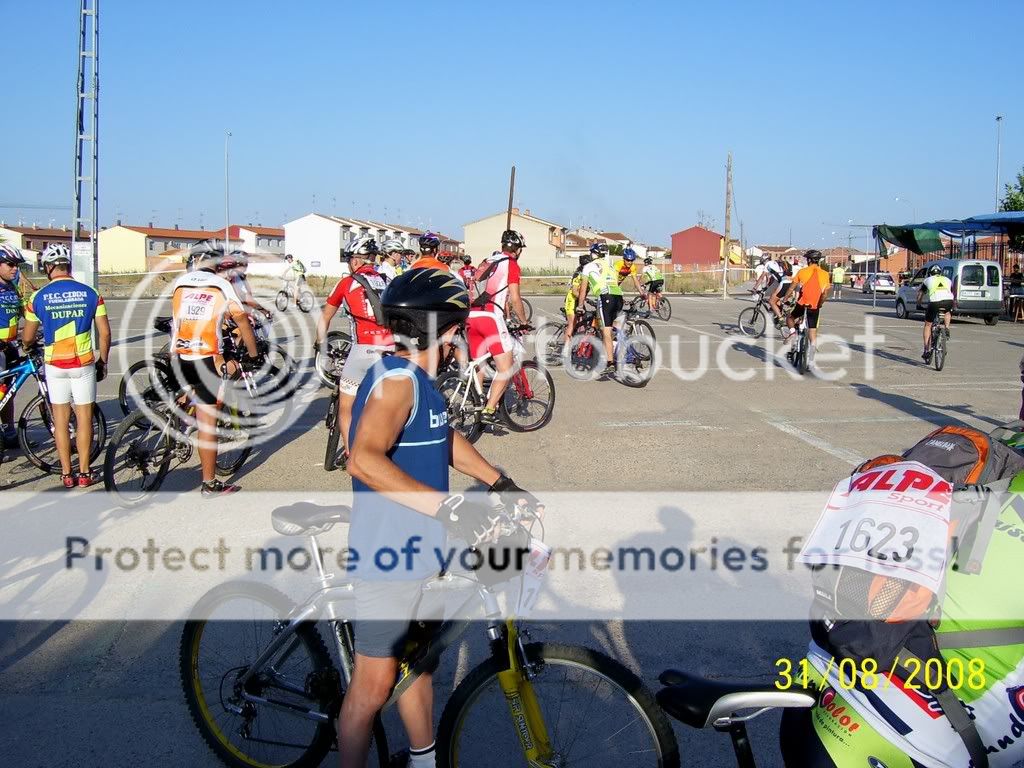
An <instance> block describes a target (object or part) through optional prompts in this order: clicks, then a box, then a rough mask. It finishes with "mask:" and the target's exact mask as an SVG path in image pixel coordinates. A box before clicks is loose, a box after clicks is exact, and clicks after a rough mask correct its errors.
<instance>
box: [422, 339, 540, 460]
mask: <svg viewBox="0 0 1024 768" xmlns="http://www.w3.org/2000/svg"><path fill="white" fill-rule="evenodd" d="M509 333H511V334H512V336H513V338H514V339H515V340H516V343H517V344H518V343H519V339H520V338H522V337H523V336H524V335H525V334H526V331H525V330H520V329H510V330H509ZM521 349H522V347H521V346H520V351H519V353H518V354H522V352H521ZM451 359H454V358H451ZM496 375H497V370H496V369H495V368H494V363H493V360H492V356H491V353H490V352H487V353H485V354H484V355H482V356H481V357H478V358H476V359H475V360H470V361H469V362H468V363H467V364H466V367H465V368H463V369H461V370H460V369H459V367H458V366H457V365H456V366H454V367H452V366H451V365H450V364H448V365H444V366H442V372H441V373H440V374H439V375H438V377H437V379H436V380H435V382H434V386H435V387H436V388H437V391H438V392H440V393H441V394H442V395H443V396H444V399H445V402H446V403H447V404H448V423H449V424H450V425H451V426H452V428H453V429H456V430H458V431H459V432H460V433H462V435H463V436H464V437H465V438H466V439H467V440H469V441H470V442H471V443H472V442H476V441H477V440H478V439H479V438H480V435H481V434H483V431H484V426H485V425H484V423H483V421H482V420H481V417H482V414H483V410H484V405H485V404H486V403H487V392H488V391H489V389H490V387H489V386H488V385H489V384H490V383H491V382H492V381H493V378H494V376H496ZM554 411H555V381H554V379H552V378H551V374H550V373H548V371H547V369H545V368H542V367H540V366H539V365H538V364H537V361H535V360H520V361H516V362H515V363H514V364H513V373H512V375H511V377H510V378H509V381H508V385H507V386H506V387H505V392H504V393H503V394H502V396H501V400H500V401H499V402H498V412H499V413H500V414H501V418H502V420H503V421H504V422H505V424H507V425H508V428H509V429H511V430H512V431H513V432H534V431H536V430H538V429H540V428H541V427H543V426H544V425H546V424H547V423H548V422H549V421H551V416H552V414H553V413H554Z"/></svg>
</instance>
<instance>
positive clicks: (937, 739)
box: [808, 475, 1024, 768]
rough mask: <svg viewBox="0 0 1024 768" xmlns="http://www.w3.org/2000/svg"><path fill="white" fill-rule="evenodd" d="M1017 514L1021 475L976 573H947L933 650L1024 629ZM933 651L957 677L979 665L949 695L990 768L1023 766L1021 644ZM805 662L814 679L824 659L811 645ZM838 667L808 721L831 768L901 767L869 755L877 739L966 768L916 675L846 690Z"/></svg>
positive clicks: (933, 762)
mask: <svg viewBox="0 0 1024 768" xmlns="http://www.w3.org/2000/svg"><path fill="white" fill-rule="evenodd" d="M1021 510H1024V477H1022V476H1021V475H1018V477H1017V478H1016V479H1014V481H1013V484H1011V486H1010V495H1009V497H1008V499H1007V503H1006V504H1005V505H1004V506H1003V509H1002V511H1001V512H1000V514H999V518H998V520H997V522H996V524H995V529H994V531H993V532H992V538H991V541H990V543H989V546H988V550H987V551H986V554H985V559H984V563H983V567H982V570H981V573H979V574H967V573H964V572H962V571H959V570H954V569H953V564H950V565H949V566H948V567H947V570H946V584H945V594H944V596H943V600H942V605H941V611H940V616H941V621H940V623H939V626H938V628H937V630H936V631H937V636H938V638H939V641H940V644H942V636H943V635H949V634H950V633H956V632H960V631H971V632H977V631H985V630H996V629H1007V628H1010V629H1012V628H1019V629H1020V628H1024V618H1022V617H1024V593H1021V592H1020V591H1018V590H1017V589H1015V588H1014V587H1013V585H1014V584H1016V583H1017V582H1018V581H1020V551H1021V542H1022V541H1024V518H1022V514H1021ZM965 642H966V641H965ZM940 652H941V654H942V657H943V659H944V660H945V662H946V664H947V665H948V666H949V667H955V668H957V669H959V665H960V664H963V666H964V668H965V670H966V669H967V668H968V665H969V664H970V662H971V661H972V660H974V659H980V660H981V661H983V662H984V665H985V666H984V674H979V675H976V676H975V677H974V678H972V679H971V680H970V681H967V680H966V679H965V680H964V681H963V684H962V685H960V686H959V687H958V688H957V689H956V691H955V693H956V695H957V696H958V697H959V699H960V700H961V701H962V702H963V703H964V704H965V705H966V707H967V710H968V713H969V714H970V716H971V717H972V719H973V720H974V723H975V725H976V727H977V729H978V732H979V735H980V736H981V740H982V742H983V743H984V745H985V747H986V748H987V751H988V753H989V755H988V757H989V765H990V766H991V767H992V768H1002V766H1010V765H1013V764H1015V763H1017V762H1018V761H1020V760H1022V759H1024V645H1004V646H989V647H980V648H964V649H945V648H944V649H942V650H941V651H940ZM808 659H809V660H810V662H811V663H812V664H813V665H814V666H815V668H817V669H818V671H819V674H824V672H825V670H826V669H827V668H828V666H829V656H828V654H827V653H826V652H825V651H823V650H821V649H820V648H819V647H818V646H816V645H814V644H813V643H812V644H811V648H810V653H809V654H808ZM954 660H955V661H954ZM975 664H977V662H975ZM837 666H838V664H837V663H836V662H833V663H832V669H831V670H830V672H829V677H828V681H827V687H826V689H825V693H824V694H823V696H822V698H821V699H819V704H818V706H817V707H816V708H815V709H814V711H813V713H812V714H813V718H812V721H813V723H814V730H815V731H816V733H817V735H818V737H819V738H820V739H821V741H822V743H824V745H825V746H826V748H827V749H828V751H829V753H830V755H831V756H832V758H833V760H834V762H835V763H836V765H838V766H840V768H844V767H845V766H861V767H863V766H867V765H873V763H870V762H869V761H868V757H869V756H874V757H876V758H877V759H878V760H881V761H882V762H881V763H880V764H884V765H889V766H892V765H900V763H892V762H889V761H888V760H887V759H886V755H884V754H879V752H878V751H877V742H878V741H880V739H879V738H878V736H877V734H880V735H881V736H882V737H883V738H884V739H885V741H887V742H888V743H889V744H891V745H894V746H895V747H896V748H897V749H898V752H902V753H904V754H905V755H907V756H909V757H910V758H913V759H914V760H916V761H917V763H919V764H921V765H923V766H929V767H932V766H948V767H949V768H967V766H968V765H969V763H970V757H969V755H968V753H967V748H966V747H965V746H964V742H963V741H962V740H961V738H960V737H959V736H958V735H957V734H956V732H955V731H954V730H953V729H952V728H951V727H950V724H949V721H948V720H947V719H946V718H945V717H944V716H943V714H942V709H941V706H940V705H939V704H938V702H937V701H936V700H935V699H934V697H933V696H931V695H930V694H929V693H928V691H927V689H926V687H925V685H924V680H923V674H924V672H923V671H922V672H921V673H920V674H919V675H918V678H917V679H915V680H912V681H911V680H906V681H905V680H902V679H900V677H899V676H898V675H895V676H892V677H888V676H886V675H885V674H884V670H883V671H882V673H881V674H880V675H879V678H878V681H877V684H875V685H871V686H869V685H866V684H862V685H858V686H854V687H853V688H852V690H850V688H851V686H850V678H849V676H847V678H846V679H845V680H843V681H842V684H840V683H841V681H840V680H839V673H838V671H837V669H836V667H837ZM964 674H965V675H966V674H967V673H966V671H965V673H964ZM886 683H888V684H886ZM840 696H841V698H840ZM826 697H827V699H828V700H827V701H825V699H826ZM839 705H843V706H846V707H847V710H846V715H847V718H846V719H845V720H844V721H843V722H844V723H846V725H845V727H844V726H843V725H842V724H841V723H840V715H837V714H836V712H837V709H838V706H839ZM851 722H859V723H860V729H859V730H854V731H851V729H850V727H849V726H850V724H851ZM860 731H863V733H861V732H860ZM871 734H875V735H874V736H873V737H872V736H871ZM894 751H895V750H894Z"/></svg>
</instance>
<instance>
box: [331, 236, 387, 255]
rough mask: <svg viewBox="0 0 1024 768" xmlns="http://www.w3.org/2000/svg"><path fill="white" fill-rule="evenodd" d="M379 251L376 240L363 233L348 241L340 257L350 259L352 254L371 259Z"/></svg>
mask: <svg viewBox="0 0 1024 768" xmlns="http://www.w3.org/2000/svg"><path fill="white" fill-rule="evenodd" d="M379 253H380V248H378V247H377V241H376V240H374V239H373V238H372V237H370V236H369V235H365V236H363V237H360V238H358V239H356V240H353V241H352V242H351V243H349V244H348V246H347V247H346V248H344V249H343V250H342V252H341V258H342V260H343V261H344V260H346V259H351V258H352V257H353V256H358V257H360V258H362V259H372V258H373V257H374V256H376V255H377V254H379Z"/></svg>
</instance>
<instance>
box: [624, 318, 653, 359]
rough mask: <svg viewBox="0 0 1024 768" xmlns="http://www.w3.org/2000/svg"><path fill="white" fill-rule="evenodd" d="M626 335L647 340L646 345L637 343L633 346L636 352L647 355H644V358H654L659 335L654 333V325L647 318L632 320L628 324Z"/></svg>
mask: <svg viewBox="0 0 1024 768" xmlns="http://www.w3.org/2000/svg"><path fill="white" fill-rule="evenodd" d="M626 336H627V337H630V338H634V339H641V340H643V341H645V342H646V345H636V346H634V347H633V350H634V353H635V354H637V355H647V357H643V359H644V360H651V359H652V358H653V353H654V349H655V347H656V346H657V343H658V339H657V336H655V335H654V326H652V325H651V324H650V323H648V322H647V321H646V320H631V321H630V322H629V323H628V324H627V325H626Z"/></svg>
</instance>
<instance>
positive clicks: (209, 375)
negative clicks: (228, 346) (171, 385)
mask: <svg viewBox="0 0 1024 768" xmlns="http://www.w3.org/2000/svg"><path fill="white" fill-rule="evenodd" d="M171 361H172V364H171V368H172V372H173V375H174V378H175V380H176V381H177V383H178V386H179V387H184V386H189V387H192V389H193V390H194V391H195V399H196V402H197V403H201V404H202V405H216V404H217V390H219V389H220V383H221V376H220V373H219V372H218V371H217V364H216V362H215V361H214V358H213V357H203V358H200V359H199V360H182V359H181V358H180V357H179V356H178V355H172V356H171Z"/></svg>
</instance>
